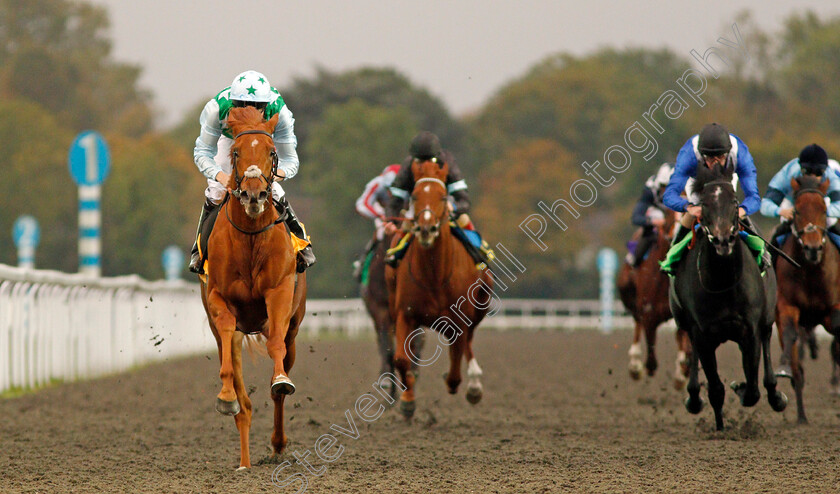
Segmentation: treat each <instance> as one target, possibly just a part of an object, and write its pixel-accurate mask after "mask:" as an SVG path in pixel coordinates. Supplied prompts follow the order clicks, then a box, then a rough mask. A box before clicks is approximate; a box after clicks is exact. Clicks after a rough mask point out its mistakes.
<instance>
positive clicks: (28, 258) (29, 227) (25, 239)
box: [12, 215, 41, 269]
mask: <svg viewBox="0 0 840 494" xmlns="http://www.w3.org/2000/svg"><path fill="white" fill-rule="evenodd" d="M12 238H13V239H14V241H15V246H16V247H17V255H18V266H19V267H21V268H27V269H35V248H36V247H38V241H39V240H40V238H41V229H40V227H39V226H38V220H36V219H35V218H33V217H32V216H29V215H23V216H19V217H18V219H16V220H15V224H14V225H13V227H12Z"/></svg>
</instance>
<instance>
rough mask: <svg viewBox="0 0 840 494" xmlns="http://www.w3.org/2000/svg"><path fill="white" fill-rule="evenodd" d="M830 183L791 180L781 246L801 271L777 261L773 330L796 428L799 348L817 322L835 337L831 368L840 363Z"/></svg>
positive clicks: (838, 272)
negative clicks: (788, 220) (789, 382)
mask: <svg viewBox="0 0 840 494" xmlns="http://www.w3.org/2000/svg"><path fill="white" fill-rule="evenodd" d="M828 185H829V183H828V180H826V179H823V178H822V177H814V176H808V175H803V176H801V177H798V178H793V179H791V186H792V187H793V192H794V216H793V225H792V228H791V231H792V235H790V236H789V237H788V238H787V239H786V240H785V242H784V244H782V250H783V251H784V252H785V253H786V254H788V255H789V256H791V257H792V258H793V259H794V260H796V261H797V262H799V264H800V265H801V266H802V267H801V268H797V267H795V266H793V265H791V264H790V263H788V262H783V261H782V260H779V261H778V262H777V263H776V276H777V277H778V279H779V287H778V299H779V300H778V302H777V304H776V327H777V328H779V340H780V341H781V344H782V351H783V352H784V356H785V360H786V361H787V362H790V372H784V373H782V374H780V375H785V376H791V377H792V379H793V389H794V391H795V392H796V414H797V419H798V421H799V423H800V424H805V423H807V422H808V419H807V418H806V416H805V405H804V403H803V400H802V390H803V388H804V386H805V370H804V368H803V366H802V359H801V356H802V352H801V351H799V350H800V348H799V347H800V345H802V343H803V342H805V343H807V342H808V337H809V336H811V337H813V331H814V326H816V325H819V324H821V325H822V326H823V327H824V328H826V330H827V331H829V332H830V333H831V334H832V335H834V342H833V343H832V345H831V356H832V360H833V368H835V369H836V368H837V365H838V364H840V351H838V336H840V252H838V250H837V249H836V248H835V247H834V246H833V245H827V244H829V243H830V242H827V241H826V240H827V234H826V219H827V218H826V210H827V207H826V204H825V195H826V192H827V191H828ZM809 333H810V334H809ZM835 374H836V373H835Z"/></svg>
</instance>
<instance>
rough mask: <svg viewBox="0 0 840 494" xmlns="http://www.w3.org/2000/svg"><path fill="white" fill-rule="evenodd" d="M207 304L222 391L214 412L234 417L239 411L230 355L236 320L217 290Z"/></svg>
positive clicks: (212, 293)
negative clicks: (216, 346) (216, 344)
mask: <svg viewBox="0 0 840 494" xmlns="http://www.w3.org/2000/svg"><path fill="white" fill-rule="evenodd" d="M207 303H208V307H209V308H210V317H211V318H212V319H213V325H214V327H215V328H216V332H217V333H218V337H217V339H216V341H217V343H218V347H219V360H220V362H219V363H220V369H219V378H220V379H221V380H222V390H221V391H219V394H218V395H217V396H216V410H217V411H218V412H219V413H221V414H224V415H236V414H237V413H239V411H240V406H239V402H238V401H237V399H236V391H235V390H234V384H233V355H232V353H231V348H232V340H233V333H234V332H236V318H235V317H234V316H233V313H232V312H231V311H230V309H228V306H227V303H225V301H224V299H222V296H221V295H219V292H218V291H217V290H213V291H212V292H210V295H209V296H208V297H207Z"/></svg>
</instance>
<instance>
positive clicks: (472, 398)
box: [467, 386, 483, 405]
mask: <svg viewBox="0 0 840 494" xmlns="http://www.w3.org/2000/svg"><path fill="white" fill-rule="evenodd" d="M482 396H483V393H482V391H481V386H475V387H470V388H467V401H468V402H470V403H471V404H473V405H475V404H476V403H478V402H479V401H481V397H482Z"/></svg>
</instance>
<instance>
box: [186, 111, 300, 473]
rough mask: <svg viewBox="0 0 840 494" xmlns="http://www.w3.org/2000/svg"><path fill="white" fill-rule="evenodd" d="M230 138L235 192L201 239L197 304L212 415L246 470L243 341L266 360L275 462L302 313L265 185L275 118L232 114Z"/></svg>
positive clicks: (287, 244)
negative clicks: (213, 385)
mask: <svg viewBox="0 0 840 494" xmlns="http://www.w3.org/2000/svg"><path fill="white" fill-rule="evenodd" d="M227 123H228V127H229V128H230V131H231V134H232V135H234V136H235V137H234V139H233V145H232V146H231V163H232V166H233V170H232V173H231V183H229V184H228V187H229V188H231V189H233V188H234V187H235V189H234V190H233V192H232V196H233V197H236V198H238V200H237V199H234V198H233V197H231V195H230V194H229V195H228V196H227V198H226V202H225V203H224V204H223V205H222V207H221V209H222V210H221V211H220V212H219V215H218V217H217V221H216V225H215V227H214V228H213V231H212V233H211V234H210V237H209V239H208V248H207V250H208V256H207V268H206V273H207V276H206V280H205V279H202V283H201V300H202V302H203V303H204V308H205V310H206V311H207V319H208V320H209V322H210V329H211V330H212V331H213V336H214V337H215V338H216V344H217V346H218V350H219V360H220V362H221V369H220V371H219V377H220V378H221V380H222V389H221V391H220V392H219V394H218V395H217V397H216V410H218V411H219V412H220V413H222V414H224V415H233V416H234V417H233V418H234V420H235V422H236V428H237V429H239V443H240V448H241V449H240V452H241V454H240V460H239V468H240V469H243V468H249V467H250V466H251V459H250V454H249V447H248V432H249V430H250V427H251V400H250V399H249V398H248V392H247V390H246V389H245V383H244V380H243V377H242V343H243V338H244V337H245V335H261V337H262V338H264V339H265V343H266V347H267V350H268V355H269V356H270V357H271V359H272V360H273V361H274V372H273V374H272V378H271V398H272V400H273V401H274V433H273V434H272V436H271V445H272V446H273V447H274V452H273V455H272V457H271V459H275V460H276V458H277V457H278V456H279V454H280V453H281V452H282V451H283V449H284V447H285V446H286V443H287V441H288V439H287V438H286V434H285V433H284V431H283V401H284V399H285V397H286V395H287V394H292V393H294V391H295V386H294V384H293V383H292V381H291V380H290V379H289V376H288V372H289V371H290V370H291V368H292V365H293V364H294V362H295V335H297V332H298V327H299V325H300V323H301V320H302V319H303V315H304V312H305V309H306V302H305V299H306V276H305V275H303V274H300V275H297V276H296V275H295V264H296V261H295V250H294V247H293V244H292V240H291V237H290V234H289V232H288V231H287V230H286V228H284V225H283V224H281V223H282V222H281V220H280V217H279V214H278V212H277V210H276V209H275V207H274V205H273V204H272V198H271V184H272V182H273V181H274V178H275V176H276V171H277V170H276V167H277V153H276V152H275V150H274V141H273V139H272V132H273V131H274V127H275V126H276V125H277V115H275V116H274V117H272V118H271V120H269V121H265V120H264V119H263V117H262V113H261V112H259V111H258V110H256V109H255V108H252V107H244V108H234V109H232V110H231V111H230V114H229V116H228V120H227Z"/></svg>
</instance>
